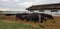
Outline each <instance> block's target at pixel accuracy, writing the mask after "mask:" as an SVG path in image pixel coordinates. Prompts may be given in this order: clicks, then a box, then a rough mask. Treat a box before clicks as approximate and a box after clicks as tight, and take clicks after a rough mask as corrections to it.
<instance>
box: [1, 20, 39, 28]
mask: <svg viewBox="0 0 60 29" xmlns="http://www.w3.org/2000/svg"><path fill="white" fill-rule="evenodd" d="M25 28H27V29H39V28H38V27H34V28H32V27H31V25H24V24H23V23H20V24H17V23H7V22H3V21H0V29H25Z"/></svg>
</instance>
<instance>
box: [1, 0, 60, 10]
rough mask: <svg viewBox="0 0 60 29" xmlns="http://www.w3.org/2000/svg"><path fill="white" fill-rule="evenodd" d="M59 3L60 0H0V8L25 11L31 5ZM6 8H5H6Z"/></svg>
mask: <svg viewBox="0 0 60 29" xmlns="http://www.w3.org/2000/svg"><path fill="white" fill-rule="evenodd" d="M50 3H60V0H0V10H1V9H2V10H4V11H5V10H6V11H10V10H11V11H13V9H14V11H15V10H16V11H23V10H24V11H25V9H26V8H27V7H30V6H32V5H41V4H50ZM6 8H7V9H6Z"/></svg>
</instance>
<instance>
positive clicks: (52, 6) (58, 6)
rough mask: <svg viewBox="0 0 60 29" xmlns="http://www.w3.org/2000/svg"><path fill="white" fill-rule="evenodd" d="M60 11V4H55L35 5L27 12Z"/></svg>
mask: <svg viewBox="0 0 60 29" xmlns="http://www.w3.org/2000/svg"><path fill="white" fill-rule="evenodd" d="M58 9H60V3H55V4H45V5H33V6H31V7H28V8H26V10H29V11H34V10H56V11H57V10H58Z"/></svg>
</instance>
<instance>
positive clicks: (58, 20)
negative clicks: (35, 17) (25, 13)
mask: <svg viewBox="0 0 60 29" xmlns="http://www.w3.org/2000/svg"><path fill="white" fill-rule="evenodd" d="M0 19H1V18H0ZM2 19H3V21H5V22H8V23H24V24H26V25H28V24H30V25H32V26H33V27H39V24H38V23H34V22H31V21H29V22H25V21H21V20H16V17H15V16H4V17H3V18H2ZM54 20H55V23H53V21H52V20H47V22H44V23H42V24H40V25H41V26H40V28H41V29H60V16H54Z"/></svg>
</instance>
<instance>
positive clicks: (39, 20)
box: [39, 14, 41, 25]
mask: <svg viewBox="0 0 60 29" xmlns="http://www.w3.org/2000/svg"><path fill="white" fill-rule="evenodd" d="M40 17H41V16H40V14H39V25H40V20H41V18H40Z"/></svg>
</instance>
